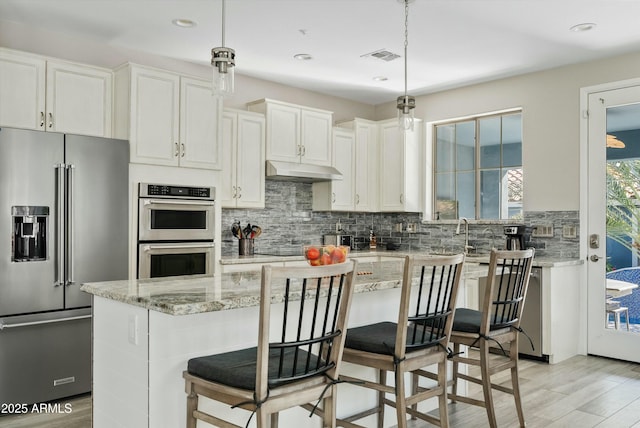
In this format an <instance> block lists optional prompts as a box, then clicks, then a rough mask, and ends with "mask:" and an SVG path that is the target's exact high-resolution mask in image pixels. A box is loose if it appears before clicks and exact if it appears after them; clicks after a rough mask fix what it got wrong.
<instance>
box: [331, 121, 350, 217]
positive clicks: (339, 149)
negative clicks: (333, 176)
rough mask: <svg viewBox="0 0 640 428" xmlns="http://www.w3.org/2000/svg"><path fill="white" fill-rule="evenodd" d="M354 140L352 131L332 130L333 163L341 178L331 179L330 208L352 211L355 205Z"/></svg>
mask: <svg viewBox="0 0 640 428" xmlns="http://www.w3.org/2000/svg"><path fill="white" fill-rule="evenodd" d="M354 154H355V141H354V135H353V132H352V131H347V130H342V129H334V130H333V163H334V165H333V166H334V167H335V168H336V169H337V170H338V171H340V172H341V173H342V180H333V181H331V182H330V183H331V190H332V192H331V193H332V195H331V199H332V201H331V209H332V210H338V211H340V210H342V211H352V210H353V209H354V207H355V182H354V168H355V157H354Z"/></svg>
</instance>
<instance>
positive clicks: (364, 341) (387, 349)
mask: <svg viewBox="0 0 640 428" xmlns="http://www.w3.org/2000/svg"><path fill="white" fill-rule="evenodd" d="M397 332H398V324H396V323H394V322H389V321H386V322H379V323H376V324H370V325H365V326H362V327H354V328H350V329H349V330H347V339H346V341H345V347H346V348H350V349H357V350H359V351H365V352H371V353H374V354H383V355H393V351H394V347H395V343H396V334H397ZM423 332H424V329H423V328H422V327H420V326H418V327H415V326H412V325H410V326H408V327H407V348H408V349H411V350H417V349H424V348H428V347H430V346H434V345H437V344H438V343H440V342H441V341H440V340H438V339H440V338H441V337H440V336H436V337H434V340H431V341H428V342H420V344H419V345H417V346H416V345H412V343H414V342H416V341H415V340H413V339H412V338H413V337H415V335H422V333H423ZM426 334H431V333H430V331H427V332H426ZM434 336H435V335H434Z"/></svg>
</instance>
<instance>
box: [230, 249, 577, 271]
mask: <svg viewBox="0 0 640 428" xmlns="http://www.w3.org/2000/svg"><path fill="white" fill-rule="evenodd" d="M416 253H417V252H416V251H387V250H371V251H369V250H366V251H351V254H350V255H351V257H354V258H358V257H372V256H373V257H376V256H378V257H404V256H405V255H410V254H416ZM302 260H304V257H303V256H302V255H299V256H270V255H262V254H256V255H254V256H229V257H222V258H221V259H220V264H221V265H238V264H252V263H274V262H287V261H302ZM467 263H489V254H471V255H469V256H468V257H467ZM583 263H584V260H582V259H579V258H558V257H555V258H554V257H534V259H533V266H534V267H562V266H573V265H581V264H583Z"/></svg>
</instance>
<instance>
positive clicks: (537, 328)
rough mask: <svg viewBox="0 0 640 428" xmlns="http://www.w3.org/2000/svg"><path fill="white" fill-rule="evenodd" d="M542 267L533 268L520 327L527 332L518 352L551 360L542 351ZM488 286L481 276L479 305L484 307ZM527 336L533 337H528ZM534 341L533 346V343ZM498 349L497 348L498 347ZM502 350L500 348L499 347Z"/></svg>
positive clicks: (520, 341)
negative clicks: (486, 287)
mask: <svg viewBox="0 0 640 428" xmlns="http://www.w3.org/2000/svg"><path fill="white" fill-rule="evenodd" d="M541 282H542V268H539V267H534V268H532V269H531V277H530V279H529V288H528V289H527V297H526V300H525V305H524V311H523V314H522V321H521V322H520V327H521V328H522V330H523V331H524V332H525V333H526V335H524V334H520V337H519V339H518V352H519V353H520V355H521V356H522V357H525V358H531V359H536V360H542V361H549V356H548V355H544V354H543V353H542V284H541ZM485 286H486V278H480V281H479V293H478V307H482V299H483V297H484V290H485ZM527 336H528V337H529V338H530V339H531V341H529V339H528V338H527ZM532 342H533V347H532V346H531V343H532ZM496 349H497V348H496ZM497 351H498V352H501V351H500V349H497Z"/></svg>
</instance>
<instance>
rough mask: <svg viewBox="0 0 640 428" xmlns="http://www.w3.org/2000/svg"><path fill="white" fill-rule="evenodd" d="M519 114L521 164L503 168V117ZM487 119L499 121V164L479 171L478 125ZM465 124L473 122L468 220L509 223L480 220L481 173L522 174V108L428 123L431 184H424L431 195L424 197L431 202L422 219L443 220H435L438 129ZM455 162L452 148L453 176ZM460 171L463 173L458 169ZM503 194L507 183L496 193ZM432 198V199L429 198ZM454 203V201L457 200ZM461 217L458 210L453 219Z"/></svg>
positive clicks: (481, 218)
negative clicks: (471, 205)
mask: <svg viewBox="0 0 640 428" xmlns="http://www.w3.org/2000/svg"><path fill="white" fill-rule="evenodd" d="M516 114H519V115H520V144H521V149H520V151H521V156H520V164H519V165H508V166H507V165H506V164H505V163H504V157H503V145H504V143H503V135H502V132H503V122H502V119H503V118H504V117H505V116H512V115H516ZM490 118H500V165H499V166H498V167H495V168H486V167H485V168H482V167H481V166H480V158H481V150H480V149H481V145H480V138H479V136H480V122H481V120H483V119H490ZM464 122H474V168H473V173H474V181H475V182H474V187H475V188H474V217H473V218H470V219H471V220H492V221H509V220H510V219H509V218H508V217H505V218H483V217H481V208H482V207H481V200H482V198H481V185H482V183H481V176H482V173H483V172H484V171H489V170H492V169H497V170H498V171H502V170H507V169H520V171H521V174H523V170H524V165H523V163H524V162H523V159H522V155H523V150H522V147H523V146H524V135H523V128H524V125H523V122H524V114H523V109H522V108H521V107H518V108H513V109H507V110H500V111H494V112H489V113H483V114H476V115H470V116H464V117H458V118H454V119H446V120H442V121H434V122H430V123H428V126H427V134H428V135H427V142H428V144H429V145H430V146H431V150H427V154H428V156H427V158H426V161H427V163H426V165H427V166H428V170H429V173H428V174H427V175H426V178H427V180H428V181H430V183H429V182H428V183H427V189H428V191H429V192H430V195H429V194H427V199H426V200H427V201H430V204H429V205H427V206H425V213H424V214H425V215H424V218H425V219H433V220H440V219H442V220H445V219H444V218H439V217H438V212H437V202H438V198H437V184H438V180H437V175H438V171H437V155H438V154H437V146H438V144H437V127H439V126H443V125H456V124H461V123H464ZM456 163H457V159H456V158H455V149H454V159H452V160H451V164H453V166H454V169H453V170H452V171H450V173H451V174H452V176H454V177H455V176H456V175H457V174H458V172H459V170H458V169H457V165H456ZM460 171H463V170H460ZM522 185H523V187H524V175H523V179H522ZM453 187H454V189H455V187H456V183H455V181H454V183H453ZM504 191H508V183H506V184H505V186H503V185H501V186H500V191H499V192H500V193H499V197H500V196H501V195H502V193H503V192H504ZM455 192H456V193H457V190H455ZM429 196H431V197H429ZM456 200H457V199H456ZM523 203H524V197H523V198H522V199H521V201H520V204H523ZM503 210H508V206H505V207H502V206H500V207H499V211H500V212H502V211H503ZM522 210H524V207H523V208H522ZM460 217H461V216H460V212H459V209H458V212H457V216H456V217H455V219H459V218H460ZM447 219H451V218H447Z"/></svg>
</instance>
